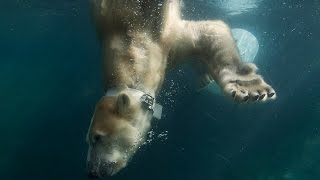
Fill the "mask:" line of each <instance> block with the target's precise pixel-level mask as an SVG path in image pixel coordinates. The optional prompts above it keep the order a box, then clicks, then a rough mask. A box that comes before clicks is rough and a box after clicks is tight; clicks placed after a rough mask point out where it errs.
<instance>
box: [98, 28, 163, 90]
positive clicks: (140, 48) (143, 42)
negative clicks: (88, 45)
mask: <svg viewBox="0 0 320 180" xmlns="http://www.w3.org/2000/svg"><path fill="white" fill-rule="evenodd" d="M149 34H150V33H148V32H129V33H126V34H123V33H119V34H117V33H114V34H112V35H111V36H109V37H111V38H108V39H107V40H106V41H105V43H104V48H105V51H104V52H105V53H106V54H105V55H104V66H105V68H104V69H105V87H106V89H108V88H111V87H117V86H126V87H129V88H133V89H138V90H140V91H143V92H145V93H148V94H150V95H152V96H156V95H157V93H158V91H159V89H160V87H161V85H162V82H163V78H164V73H165V68H166V63H167V62H166V61H167V58H166V53H163V52H162V49H161V47H160V46H159V44H158V43H157V42H154V40H152V38H151V36H150V35H149Z"/></svg>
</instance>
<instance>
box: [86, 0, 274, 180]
mask: <svg viewBox="0 0 320 180" xmlns="http://www.w3.org/2000/svg"><path fill="white" fill-rule="evenodd" d="M91 4H92V13H93V17H94V20H95V25H96V28H97V32H98V36H99V39H100V41H101V44H102V51H103V54H104V58H103V64H104V67H103V70H104V81H105V82H104V85H105V89H106V92H107V93H106V95H105V96H103V97H102V98H101V99H100V101H99V102H98V103H97V105H96V108H95V112H94V115H93V117H92V120H91V124H90V127H89V131H88V135H87V141H88V143H89V152H88V160H87V163H88V171H89V176H90V177H94V178H97V177H103V176H105V175H114V174H116V173H117V172H119V171H120V170H121V169H122V168H124V167H125V166H126V165H127V163H128V161H129V160H130V158H131V157H132V155H133V154H134V153H135V152H136V151H137V149H138V147H139V146H140V145H141V144H142V143H143V142H144V140H145V136H146V134H147V132H148V131H149V130H150V124H151V119H152V116H153V115H154V113H155V101H154V100H155V99H154V98H155V97H156V95H157V93H158V92H159V90H160V88H161V85H162V82H163V80H164V77H165V71H166V68H167V66H169V67H174V66H175V65H178V64H181V63H184V60H185V59H187V58H185V57H186V56H193V57H196V58H197V59H198V62H199V67H198V68H199V69H200V71H201V72H202V74H201V76H205V77H206V78H205V79H207V80H208V83H209V82H211V81H212V80H214V81H216V83H217V84H218V85H219V86H220V88H221V89H222V91H223V92H224V93H225V95H226V96H229V97H231V98H232V99H233V100H235V101H237V102H255V101H266V100H268V99H274V98H275V97H276V95H275V91H274V90H273V88H272V87H271V86H269V85H268V84H267V83H265V81H264V80H263V79H262V77H261V76H260V75H257V74H256V70H257V68H256V66H255V65H254V64H247V63H244V62H242V61H240V55H239V52H238V49H237V47H236V45H235V42H234V39H233V38H232V35H231V32H230V29H229V27H228V26H227V25H226V24H225V23H224V22H222V21H186V20H183V19H181V15H180V4H181V2H180V0H91Z"/></svg>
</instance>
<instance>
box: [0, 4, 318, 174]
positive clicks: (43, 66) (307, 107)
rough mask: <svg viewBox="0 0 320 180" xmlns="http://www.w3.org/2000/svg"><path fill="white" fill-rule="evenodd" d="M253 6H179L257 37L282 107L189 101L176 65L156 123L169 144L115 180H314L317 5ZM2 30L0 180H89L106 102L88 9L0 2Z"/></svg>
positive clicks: (197, 96)
mask: <svg viewBox="0 0 320 180" xmlns="http://www.w3.org/2000/svg"><path fill="white" fill-rule="evenodd" d="M240 2H241V3H240ZM253 2H254V1H253V0H252V1H249V0H247V1H242V0H238V1H234V3H233V1H232V0H229V1H222V0H221V1H219V0H215V1H214V0H212V1H209V0H202V1H201V0H185V8H184V14H185V18H187V19H216V18H219V19H223V20H225V21H226V22H228V23H229V24H230V26H231V27H232V28H243V29H246V30H249V31H250V32H252V33H253V34H255V36H256V37H257V39H258V40H259V44H260V49H259V52H258V55H257V57H256V63H257V65H258V67H259V68H260V73H261V74H262V75H263V76H264V77H265V79H266V81H268V82H269V83H271V84H272V85H273V87H274V88H275V89H276V91H277V92H278V99H277V100H276V101H275V102H271V103H267V104H259V105H258V104H256V105H246V106H238V105H235V104H232V103H230V102H228V101H227V100H226V99H225V98H223V97H222V96H219V95H216V94H212V93H208V92H200V93H197V92H196V88H197V87H196V80H195V78H194V76H192V75H193V74H194V72H193V71H192V70H191V68H190V67H189V66H188V65H186V66H183V67H180V68H179V69H178V70H176V71H172V72H170V73H169V74H168V77H167V80H166V82H165V85H164V87H163V92H162V93H161V95H160V101H161V103H162V104H163V105H164V115H165V117H164V118H163V119H162V120H161V121H156V122H154V128H153V132H154V133H155V137H157V136H158V135H159V134H160V133H163V132H166V131H168V132H167V133H166V134H167V135H166V137H165V138H154V140H153V141H152V142H151V143H150V144H148V145H146V146H143V147H142V149H141V150H140V151H139V152H138V153H137V154H136V155H135V157H134V158H133V160H132V161H131V162H130V164H129V166H128V167H127V168H126V169H124V170H123V171H122V172H121V173H120V174H119V175H117V176H115V177H113V178H111V179H118V180H122V179H129V178H130V179H139V180H142V179H155V180H158V179H159V180H163V179H170V180H171V179H173V180H177V179H184V180H189V179H190V180H191V179H200V180H207V179H208V180H209V179H210V180H212V179H216V180H282V179H288V180H302V179H303V180H318V179H320V154H319V152H320V94H319V92H320V52H319V50H320V49H319V48H320V34H319V32H320V1H318V0H265V1H262V0H259V1H256V4H254V3H253ZM223 3H227V5H225V6H223ZM228 3H229V4H228ZM236 3H239V4H241V6H240V7H239V8H238V9H237V7H233V6H231V5H230V4H236ZM250 3H251V4H250ZM245 5H248V8H247V9H246V8H244V7H245ZM0 22H1V23H0V52H1V54H0V114H1V118H0V135H1V136H0V137H1V145H0V173H1V174H0V175H1V178H0V179H4V180H20V179H32V180H38V179H39V180H44V179H45V180H57V179H59V180H64V179H77V180H82V179H87V177H86V170H85V166H86V165H85V160H86V151H87V145H86V143H85V135H86V131H87V127H88V125H89V120H90V118H91V115H92V112H93V108H94V104H95V102H96V101H97V100H98V99H99V98H100V97H101V96H102V94H103V88H102V81H101V69H100V50H99V45H98V42H97V40H96V36H95V32H94V29H93V26H92V24H91V21H90V18H89V11H88V3H87V2H86V1H85V0H73V1H71V0H55V1H43V0H42V1H40V0H2V1H1V2H0Z"/></svg>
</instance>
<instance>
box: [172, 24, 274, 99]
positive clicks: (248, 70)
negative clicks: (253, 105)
mask: <svg viewBox="0 0 320 180" xmlns="http://www.w3.org/2000/svg"><path fill="white" fill-rule="evenodd" d="M182 24H183V25H182V27H183V28H182V29H181V33H180V37H179V39H178V41H177V42H178V43H177V45H176V50H177V51H181V50H182V49H185V50H186V51H189V52H193V54H196V55H198V56H199V57H200V62H201V64H202V65H203V66H205V67H206V69H207V71H208V72H204V74H209V75H210V77H213V79H214V80H215V81H216V82H217V83H218V85H219V86H220V87H221V89H222V90H223V92H224V93H225V94H226V95H227V96H229V97H231V98H232V99H234V100H235V101H237V102H254V101H266V100H269V99H275V98H276V93H275V91H274V89H273V88H272V87H271V86H270V85H268V84H267V83H266V82H265V81H264V80H263V78H262V77H261V76H260V75H258V74H257V73H256V71H257V67H256V66H255V65H254V64H251V63H244V62H242V61H241V60H240V54H239V51H238V49H237V46H236V44H235V41H234V39H233V37H232V34H231V31H230V29H229V27H228V26H227V25H226V24H225V23H224V22H222V21H199V22H196V21H182Z"/></svg>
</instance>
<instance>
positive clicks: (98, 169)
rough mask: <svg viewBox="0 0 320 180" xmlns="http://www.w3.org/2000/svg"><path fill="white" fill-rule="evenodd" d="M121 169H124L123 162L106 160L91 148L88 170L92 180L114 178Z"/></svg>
mask: <svg viewBox="0 0 320 180" xmlns="http://www.w3.org/2000/svg"><path fill="white" fill-rule="evenodd" d="M120 169H122V162H115V161H108V160H104V159H103V158H100V156H99V155H98V153H96V152H95V151H94V150H92V148H89V152H88V159H87V170H88V176H89V177H90V178H92V179H101V178H103V177H105V176H113V175H115V174H116V173H117V172H119V171H120Z"/></svg>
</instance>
